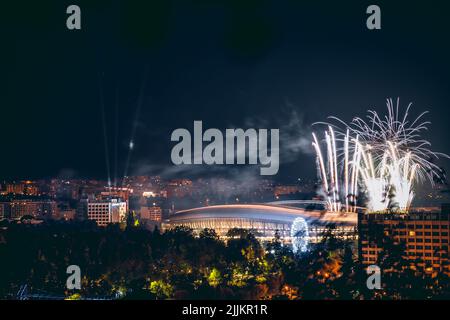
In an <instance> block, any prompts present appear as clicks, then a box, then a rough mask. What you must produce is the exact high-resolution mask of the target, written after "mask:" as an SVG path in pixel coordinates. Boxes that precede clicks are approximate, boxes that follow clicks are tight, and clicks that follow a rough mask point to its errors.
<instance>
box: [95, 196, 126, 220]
mask: <svg viewBox="0 0 450 320" xmlns="http://www.w3.org/2000/svg"><path fill="white" fill-rule="evenodd" d="M126 212H127V203H126V202H125V201H122V200H120V199H109V200H95V201H87V218H88V219H89V220H95V222H96V223H97V225H99V226H106V225H108V224H109V223H119V222H123V221H124V220H125V216H126Z"/></svg>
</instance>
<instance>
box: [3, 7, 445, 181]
mask: <svg viewBox="0 0 450 320" xmlns="http://www.w3.org/2000/svg"><path fill="white" fill-rule="evenodd" d="M36 5H37V4H36ZM286 5H287V6H288V7H289V8H290V10H285V9H286V7H285V6H276V5H275V4H273V3H271V2H264V3H261V4H258V5H257V10H253V9H251V6H248V7H247V6H245V5H238V4H233V3H230V4H224V7H223V8H222V9H217V10H216V9H215V7H214V5H210V4H206V3H204V4H203V3H198V4H194V5H193V6H192V7H191V9H190V15H189V17H188V16H184V15H182V14H180V12H179V10H181V7H182V5H181V3H180V2H174V4H173V6H169V5H166V4H164V3H159V2H155V3H152V4H139V5H134V4H125V5H124V6H125V7H124V10H119V9H118V7H117V3H116V2H113V3H112V4H111V5H110V6H107V7H106V8H102V7H101V6H98V5H90V6H88V7H87V8H86V9H87V12H89V13H88V15H87V16H86V17H85V20H84V21H85V22H86V25H85V27H84V28H83V29H82V30H80V31H79V33H70V32H69V33H68V31H67V30H65V29H64V28H57V27H56V26H57V25H58V23H59V22H60V18H58V16H56V15H55V14H54V13H55V10H56V8H55V9H54V10H38V8H37V7H36V10H37V12H40V14H39V16H42V17H43V18H42V19H38V18H36V19H35V20H33V19H29V17H28V16H27V15H25V16H23V15H22V12H21V10H20V8H19V7H18V6H16V5H12V4H10V5H9V6H10V10H9V11H8V12H9V13H10V17H9V18H8V19H6V20H4V21H2V24H5V25H4V26H2V28H4V29H5V30H22V31H20V38H21V41H12V42H11V43H12V44H13V47H12V48H13V50H12V51H11V54H13V53H14V56H11V57H10V58H11V61H12V63H10V64H8V65H7V66H5V67H6V74H7V75H8V77H9V80H8V81H7V83H6V86H5V88H6V89H7V90H6V91H5V93H4V94H2V100H3V101H2V105H4V106H6V108H5V110H4V119H8V121H5V123H4V124H3V130H4V133H5V134H4V149H5V150H7V155H8V156H5V157H2V158H1V159H0V177H3V178H7V179H13V178H19V179H38V178H48V177H53V176H60V177H70V176H78V177H92V178H103V179H107V176H108V174H107V171H109V172H110V174H109V175H111V176H117V177H121V176H123V175H124V174H125V175H139V174H166V175H173V174H179V175H180V174H184V175H185V176H186V177H189V175H204V176H214V175H216V174H218V173H220V174H223V175H229V174H230V172H231V174H235V175H236V176H239V175H240V173H241V172H248V171H250V172H251V171H252V170H253V168H252V167H251V166H250V167H249V166H230V167H226V168H223V169H218V168H210V167H208V168H201V169H200V170H199V167H195V166H194V167H189V168H188V167H186V168H184V171H183V170H181V171H178V170H176V168H174V166H173V164H172V163H171V161H170V149H171V147H172V146H173V144H171V142H170V134H171V132H173V130H175V129H177V128H189V129H192V123H193V121H196V120H202V121H203V122H204V126H205V128H219V129H221V130H225V128H244V129H245V128H249V127H255V128H279V129H280V148H281V150H280V170H279V173H278V174H277V176H276V179H278V180H280V181H281V182H285V181H292V180H293V179H294V178H296V177H301V178H313V177H315V166H314V164H313V163H312V162H311V161H310V160H311V158H312V157H313V152H314V150H313V148H312V147H311V139H310V131H311V124H312V123H314V122H317V121H323V119H325V118H326V117H327V116H328V115H330V114H338V115H339V117H340V118H342V119H344V120H346V121H351V120H352V117H353V116H354V115H360V116H362V115H363V114H364V113H365V110H367V109H375V110H377V111H382V110H383V108H384V101H385V99H386V98H388V97H394V98H396V97H400V99H401V101H403V103H405V104H407V103H409V102H412V103H413V110H429V111H430V115H429V118H430V121H431V122H432V123H433V127H432V130H430V132H429V133H427V135H428V137H427V138H428V139H429V140H430V141H432V144H433V148H434V149H435V150H438V151H441V152H444V153H447V154H448V153H450V145H449V141H448V139H442V137H443V136H445V134H446V131H447V128H446V121H447V120H446V119H448V118H449V111H448V110H449V109H448V107H447V105H448V101H450V96H449V95H448V92H450V90H449V87H450V79H449V78H448V74H449V72H448V71H449V65H448V63H447V59H446V57H447V56H448V53H449V50H450V49H449V46H448V45H447V44H446V42H443V41H442V40H441V39H443V38H444V37H445V30H446V29H445V28H439V26H440V23H441V22H440V21H444V20H445V19H440V18H439V17H440V15H442V14H443V13H442V12H443V11H440V10H434V9H424V8H422V7H419V6H417V5H412V4H409V5H408V6H402V5H400V4H386V14H384V15H383V22H384V24H385V25H386V28H382V29H381V30H376V31H373V32H371V31H368V30H366V29H365V28H364V27H365V25H364V23H365V16H364V15H363V14H361V13H364V12H365V6H364V5H362V4H361V5H355V6H352V7H350V8H341V6H340V4H328V5H326V6H324V7H322V6H320V8H319V6H318V5H313V4H309V5H305V4H303V5H302V4H294V3H289V4H286ZM31 6H34V5H31ZM59 6H61V7H63V5H62V4H61V5H59ZM48 7H49V5H45V6H44V8H43V9H45V8H48ZM57 7H58V6H57ZM144 12H145V14H144ZM206 12H207V14H204V13H206ZM244 16H245V17H247V18H246V19H243V18H242V17H244ZM131 17H133V18H131ZM15 18H17V19H15ZM413 21H422V23H420V24H416V23H414V22H413ZM6 23H8V24H7V25H6ZM19 23H20V25H21V26H23V27H21V28H17V27H18V24H19ZM31 25H36V26H37V27H36V28H32V27H31ZM335 25H337V26H339V27H338V28H336V27H334V26H335ZM169 26H170V27H169ZM146 27H151V28H146ZM406 27H407V29H405V28H406ZM150 30H151V31H150ZM18 32H19V31H18ZM13 34H14V33H13V32H11V33H10V34H9V35H7V39H10V38H8V37H12V35H13ZM43 34H47V35H48V36H47V38H48V39H47V40H46V39H44V38H43V36H42V35H43ZM400 34H401V36H399V35H400ZM16 35H17V34H16ZM50 39H51V41H52V42H51V43H50V42H49V41H50ZM318 39H327V41H318ZM10 40H13V39H10ZM38 41H39V42H40V43H39V45H38ZM55 43H57V45H55ZM427 70H428V71H427ZM60 78H64V79H65V80H64V81H60V80H59V79H60ZM25 114H26V115H27V116H26V117H24V116H23V115H25ZM175 115H176V116H175ZM130 147H131V148H132V149H133V150H132V152H131V155H129V153H130ZM106 155H108V156H106ZM299 163H304V164H305V165H303V166H299V165H298V164H299ZM107 167H109V170H108V168H107ZM199 171H200V172H199ZM251 174H253V173H251Z"/></svg>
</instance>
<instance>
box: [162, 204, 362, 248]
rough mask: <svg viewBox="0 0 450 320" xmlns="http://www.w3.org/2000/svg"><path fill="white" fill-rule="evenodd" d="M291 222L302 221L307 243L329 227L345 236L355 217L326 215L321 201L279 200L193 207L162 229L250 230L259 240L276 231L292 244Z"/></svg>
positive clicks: (224, 233) (271, 236)
mask: <svg viewBox="0 0 450 320" xmlns="http://www.w3.org/2000/svg"><path fill="white" fill-rule="evenodd" d="M294 221H296V222H298V221H302V222H303V221H304V222H306V224H304V225H305V226H307V230H305V231H306V232H304V233H303V235H305V234H306V235H307V236H306V237H307V238H308V239H307V240H308V241H311V242H316V241H318V240H319V238H320V235H321V234H322V231H323V230H324V229H325V228H326V226H328V225H330V224H334V225H336V229H335V231H334V232H336V233H338V234H339V235H343V236H347V235H349V234H353V233H354V231H355V227H356V214H350V213H347V214H340V213H333V212H328V211H326V210H325V205H324V203H323V202H321V201H278V202H272V203H267V204H232V205H217V206H209V207H201V208H194V209H189V210H183V211H178V212H177V213H176V214H175V215H173V216H172V217H170V218H169V219H167V220H165V221H164V223H163V229H170V228H174V227H177V226H184V227H189V228H192V229H193V230H194V232H196V233H198V232H200V231H201V230H203V229H205V228H209V229H214V230H215V231H216V233H217V234H218V235H219V236H220V237H226V236H227V233H228V231H229V230H230V229H233V228H240V229H247V230H251V231H252V232H253V233H254V234H255V235H256V236H257V237H258V238H259V239H260V240H262V241H267V240H270V239H273V237H274V235H275V232H276V231H278V233H279V235H280V237H281V238H282V240H283V241H285V242H291V241H292V238H293V236H295V235H293V233H292V232H293V229H292V226H293V223H294Z"/></svg>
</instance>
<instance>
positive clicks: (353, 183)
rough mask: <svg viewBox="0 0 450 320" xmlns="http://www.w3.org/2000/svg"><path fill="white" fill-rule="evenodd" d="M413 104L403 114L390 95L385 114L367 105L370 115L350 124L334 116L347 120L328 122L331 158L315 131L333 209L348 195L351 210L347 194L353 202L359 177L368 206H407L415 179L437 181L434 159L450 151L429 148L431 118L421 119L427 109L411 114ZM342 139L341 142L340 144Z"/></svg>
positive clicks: (322, 175) (405, 208) (348, 208)
mask: <svg viewBox="0 0 450 320" xmlns="http://www.w3.org/2000/svg"><path fill="white" fill-rule="evenodd" d="M411 105H412V104H411V103H410V104H409V105H408V107H407V108H406V111H405V112H404V113H403V114H401V113H400V111H399V108H400V107H399V99H397V101H396V104H395V105H394V102H393V100H392V99H388V100H387V111H388V112H387V114H386V115H385V116H380V115H379V114H378V113H377V112H376V111H373V110H369V111H368V115H367V120H364V119H362V118H360V117H355V118H354V119H353V120H352V121H351V122H350V123H348V124H347V123H345V122H344V121H342V120H340V119H339V118H336V117H330V118H331V119H334V120H337V122H338V123H340V124H343V125H344V128H345V130H341V129H340V128H339V126H334V125H331V124H328V123H327V126H328V130H327V131H325V143H326V150H327V153H326V155H327V163H325V161H324V157H323V155H322V152H321V149H320V145H319V142H318V140H317V137H316V135H315V134H314V133H313V138H314V142H313V146H314V148H315V150H316V154H317V162H318V168H319V172H320V178H321V180H322V182H323V189H324V190H325V193H326V197H327V202H328V206H329V208H330V209H331V210H333V211H340V210H341V203H344V201H345V210H346V211H351V210H352V209H351V208H352V207H351V206H350V205H349V199H351V200H352V202H353V204H354V203H355V202H356V197H357V195H358V183H359V185H360V186H361V187H362V188H363V189H364V191H365V194H366V196H367V199H368V201H367V208H368V210H369V211H375V212H377V211H386V210H387V209H389V208H397V209H398V210H400V211H403V212H407V211H408V210H409V207H410V205H411V202H412V199H413V197H414V191H413V185H414V183H415V182H416V180H423V179H427V180H429V181H430V182H431V183H432V184H433V183H434V180H435V178H439V177H440V175H441V169H440V168H439V167H438V166H437V165H436V164H435V163H434V162H433V161H434V160H435V159H438V158H439V157H441V156H442V157H446V158H449V157H448V156H447V155H446V154H443V153H439V152H433V151H431V149H430V146H431V143H430V142H428V141H427V140H424V139H423V138H422V137H421V135H422V133H423V132H424V131H426V130H428V125H430V122H429V121H424V120H423V118H424V116H425V115H426V114H427V111H426V112H422V113H421V114H420V115H419V116H418V117H417V118H415V119H414V120H410V119H409V111H410V108H411ZM333 128H335V129H333ZM336 137H337V138H336ZM352 137H353V138H352ZM338 143H340V144H341V145H342V146H340V147H339V146H337V145H338ZM351 154H353V155H352V157H350V155H351ZM338 166H339V167H342V170H341V171H340V172H341V173H343V175H344V177H343V179H342V180H343V182H342V181H340V179H339V176H338V170H337V168H338ZM340 186H341V192H340V191H339V187H340ZM340 196H341V197H340ZM342 197H343V198H344V199H345V200H344V201H342V200H341V198H342ZM353 208H354V206H353Z"/></svg>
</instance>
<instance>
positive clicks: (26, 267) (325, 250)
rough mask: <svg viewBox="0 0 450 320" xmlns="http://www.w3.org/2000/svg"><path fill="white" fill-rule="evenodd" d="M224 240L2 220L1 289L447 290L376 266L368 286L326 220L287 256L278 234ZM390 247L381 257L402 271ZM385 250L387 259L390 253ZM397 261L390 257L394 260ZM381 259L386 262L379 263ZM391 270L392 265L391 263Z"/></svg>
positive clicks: (145, 294) (238, 233)
mask: <svg viewBox="0 0 450 320" xmlns="http://www.w3.org/2000/svg"><path fill="white" fill-rule="evenodd" d="M229 236H230V239H229V240H228V241H227V242H226V243H225V242H224V241H222V240H220V239H219V237H218V236H217V235H216V233H215V232H214V230H208V229H205V230H204V231H203V232H201V234H200V235H198V236H194V234H193V232H192V230H190V229H186V228H177V229H174V230H170V231H167V232H164V233H160V232H159V231H155V232H150V231H147V230H145V229H142V228H140V227H134V226H133V227H127V228H123V227H121V226H120V225H110V226H108V227H106V228H99V227H97V226H96V225H95V224H93V223H91V222H83V223H81V222H70V223H69V222H47V223H45V224H41V225H27V224H7V223H4V224H3V225H2V226H1V229H0V257H1V263H0V297H1V298H9V299H11V298H15V297H16V293H17V292H18V290H19V288H20V286H21V285H24V284H27V285H28V287H29V288H30V290H31V291H33V292H42V291H45V292H47V293H50V294H54V295H63V296H66V297H70V298H72V299H79V298H83V297H96V296H103V297H116V298H117V297H121V298H123V299H373V298H375V299H391V298H393V299H396V298H433V297H434V298H444V297H447V298H448V297H449V296H450V295H449V287H450V286H449V280H448V277H446V276H443V275H442V276H439V277H436V278H433V279H431V278H429V277H426V276H421V275H416V274H414V273H411V272H391V273H389V274H386V275H385V274H383V277H382V282H383V289H382V290H368V289H367V286H366V280H367V274H366V273H365V271H364V270H363V269H362V268H361V267H360V265H359V264H358V263H357V261H356V257H355V242H354V240H345V241H344V240H340V239H338V238H336V237H335V236H334V234H333V232H332V228H330V229H329V230H328V231H327V232H326V234H324V235H323V241H322V242H321V243H318V244H315V245H311V247H310V250H309V251H308V252H307V253H302V254H300V255H294V254H293V252H292V250H291V249H290V247H289V246H284V245H282V242H281V241H280V239H279V237H275V238H274V239H273V241H271V242H270V243H268V244H266V246H265V247H263V246H262V245H261V244H260V242H259V241H257V240H256V238H255V237H254V235H253V234H252V233H249V232H248V231H245V230H240V229H234V230H230V234H229ZM398 252H399V251H398V250H397V248H395V246H392V247H391V250H390V251H386V252H385V253H384V259H383V261H384V262H383V263H389V261H390V260H392V259H394V258H395V257H399V259H400V263H396V264H394V265H391V267H392V268H393V270H394V271H395V269H396V268H397V269H398V271H399V270H402V268H403V266H402V263H401V255H400V256H399V255H398ZM389 257H391V259H389ZM395 261H397V260H395ZM69 265H78V266H80V268H81V276H82V288H81V290H75V291H74V290H72V291H70V290H67V289H66V279H67V277H68V274H67V273H66V269H67V267H68V266H69ZM383 267H385V266H383ZM392 268H391V269H392Z"/></svg>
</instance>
